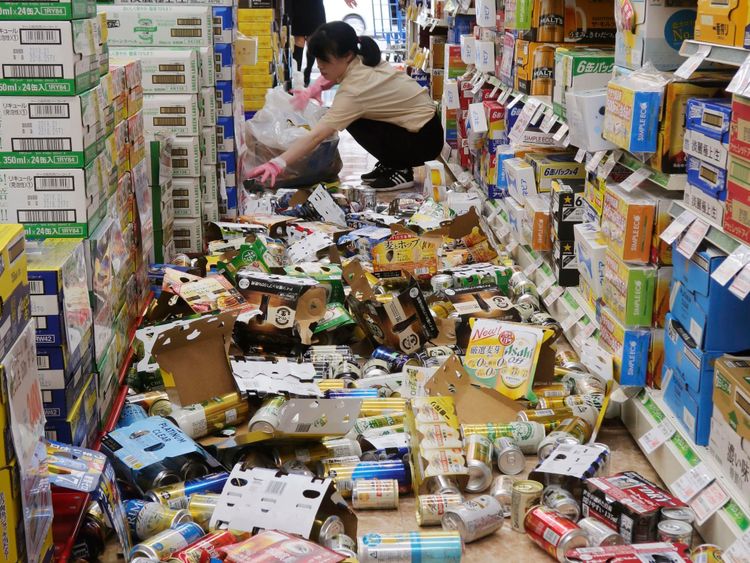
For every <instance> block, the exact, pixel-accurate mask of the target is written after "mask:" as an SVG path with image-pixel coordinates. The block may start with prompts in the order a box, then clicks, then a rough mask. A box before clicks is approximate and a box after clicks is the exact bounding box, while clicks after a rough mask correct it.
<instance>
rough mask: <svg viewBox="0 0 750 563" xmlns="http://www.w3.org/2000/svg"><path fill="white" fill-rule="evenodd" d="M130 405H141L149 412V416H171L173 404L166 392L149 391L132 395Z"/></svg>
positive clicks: (129, 399) (129, 400)
mask: <svg viewBox="0 0 750 563" xmlns="http://www.w3.org/2000/svg"><path fill="white" fill-rule="evenodd" d="M127 401H128V403H132V404H136V405H140V406H141V407H143V408H144V409H145V410H147V411H148V414H149V416H169V415H170V414H171V413H172V402H171V401H170V400H169V395H167V393H166V391H147V392H146V393H140V394H138V395H130V396H129V397H128V399H127Z"/></svg>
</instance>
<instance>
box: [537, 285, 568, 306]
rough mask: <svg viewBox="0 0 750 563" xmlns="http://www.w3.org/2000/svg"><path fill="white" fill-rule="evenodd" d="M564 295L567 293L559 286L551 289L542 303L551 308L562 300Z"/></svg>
mask: <svg viewBox="0 0 750 563" xmlns="http://www.w3.org/2000/svg"><path fill="white" fill-rule="evenodd" d="M563 293H565V290H564V289H563V288H562V287H560V286H559V285H556V286H554V287H553V288H552V289H550V291H549V293H548V294H547V295H545V296H544V297H543V298H542V301H544V304H545V305H546V306H547V307H548V308H549V307H551V306H552V304H553V303H554V302H555V301H557V300H558V299H560V296H561V295H562V294H563Z"/></svg>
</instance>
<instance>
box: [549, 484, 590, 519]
mask: <svg viewBox="0 0 750 563" xmlns="http://www.w3.org/2000/svg"><path fill="white" fill-rule="evenodd" d="M542 504H543V505H544V506H546V507H547V508H551V509H552V510H554V511H555V512H557V513H558V514H559V515H561V516H564V517H565V518H567V519H568V520H572V521H573V522H577V521H578V519H579V518H580V517H581V506H580V505H579V504H578V501H577V500H576V499H575V497H574V496H573V495H572V494H571V493H570V492H569V491H566V490H565V489H563V488H562V487H560V486H558V485H549V486H548V487H546V488H545V489H544V491H543V492H542Z"/></svg>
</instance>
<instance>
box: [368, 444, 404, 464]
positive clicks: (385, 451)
mask: <svg viewBox="0 0 750 563" xmlns="http://www.w3.org/2000/svg"><path fill="white" fill-rule="evenodd" d="M409 451H410V450H409V446H399V447H393V448H381V449H379V450H372V451H369V452H362V461H386V460H394V459H396V460H401V461H403V460H405V459H408V456H409Z"/></svg>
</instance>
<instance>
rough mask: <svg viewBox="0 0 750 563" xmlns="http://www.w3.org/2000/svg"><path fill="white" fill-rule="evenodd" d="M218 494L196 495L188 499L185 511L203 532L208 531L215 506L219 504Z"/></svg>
mask: <svg viewBox="0 0 750 563" xmlns="http://www.w3.org/2000/svg"><path fill="white" fill-rule="evenodd" d="M220 497H221V495H220V494H217V493H206V494H196V495H193V496H191V497H190V499H188V507H187V510H188V512H189V513H190V516H192V518H193V522H195V523H196V524H198V525H199V526H200V527H201V528H203V529H204V530H207V529H208V523H209V522H210V521H211V517H212V516H213V515H214V510H216V505H217V504H219V498H220Z"/></svg>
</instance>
